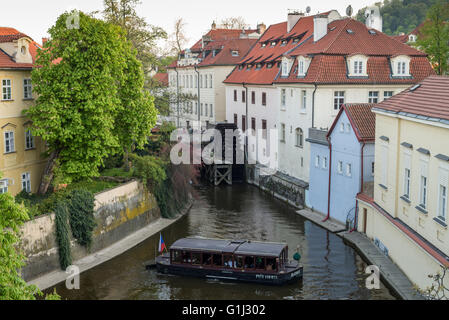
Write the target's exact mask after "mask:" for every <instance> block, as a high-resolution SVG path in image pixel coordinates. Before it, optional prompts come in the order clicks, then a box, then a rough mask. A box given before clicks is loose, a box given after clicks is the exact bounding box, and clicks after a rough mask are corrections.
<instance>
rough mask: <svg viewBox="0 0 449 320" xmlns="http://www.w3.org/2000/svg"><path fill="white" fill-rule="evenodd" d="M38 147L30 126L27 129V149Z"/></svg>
mask: <svg viewBox="0 0 449 320" xmlns="http://www.w3.org/2000/svg"><path fill="white" fill-rule="evenodd" d="M35 147H36V145H35V141H34V136H33V134H32V133H31V129H30V128H26V129H25V150H30V149H34V148H35Z"/></svg>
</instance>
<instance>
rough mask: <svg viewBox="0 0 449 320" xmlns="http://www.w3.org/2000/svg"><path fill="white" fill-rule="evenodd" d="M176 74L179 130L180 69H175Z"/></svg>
mask: <svg viewBox="0 0 449 320" xmlns="http://www.w3.org/2000/svg"><path fill="white" fill-rule="evenodd" d="M175 72H176V105H177V110H178V111H177V112H178V121H177V122H178V125H177V127H178V128H179V73H178V69H176V68H175Z"/></svg>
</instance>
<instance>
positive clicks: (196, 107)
mask: <svg viewBox="0 0 449 320" xmlns="http://www.w3.org/2000/svg"><path fill="white" fill-rule="evenodd" d="M195 114H198V102H195Z"/></svg>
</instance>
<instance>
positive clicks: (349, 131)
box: [346, 123, 351, 133]
mask: <svg viewBox="0 0 449 320" xmlns="http://www.w3.org/2000/svg"><path fill="white" fill-rule="evenodd" d="M346 133H351V124H350V123H347V124H346Z"/></svg>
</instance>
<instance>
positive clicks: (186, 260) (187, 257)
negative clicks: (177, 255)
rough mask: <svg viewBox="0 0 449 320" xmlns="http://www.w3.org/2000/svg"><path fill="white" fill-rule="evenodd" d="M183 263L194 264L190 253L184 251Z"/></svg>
mask: <svg viewBox="0 0 449 320" xmlns="http://www.w3.org/2000/svg"><path fill="white" fill-rule="evenodd" d="M181 254H182V263H192V258H191V257H190V252H189V251H182V253H181Z"/></svg>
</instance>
